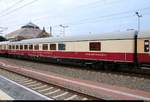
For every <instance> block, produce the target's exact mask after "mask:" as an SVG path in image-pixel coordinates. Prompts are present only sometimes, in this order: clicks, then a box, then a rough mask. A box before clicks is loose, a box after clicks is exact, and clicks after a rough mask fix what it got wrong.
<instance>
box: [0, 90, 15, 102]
mask: <svg viewBox="0 0 150 102" xmlns="http://www.w3.org/2000/svg"><path fill="white" fill-rule="evenodd" d="M0 100H14V99H13V98H12V97H10V96H9V95H7V94H6V93H5V92H4V91H2V90H0Z"/></svg>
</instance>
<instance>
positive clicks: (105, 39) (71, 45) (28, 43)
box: [0, 31, 150, 67]
mask: <svg viewBox="0 0 150 102" xmlns="http://www.w3.org/2000/svg"><path fill="white" fill-rule="evenodd" d="M149 41H150V31H143V32H140V33H139V34H138V36H136V31H129V32H122V33H121V32H119V33H110V34H98V35H86V36H74V37H51V38H37V39H28V40H22V41H17V42H10V41H7V42H1V43H0V54H1V55H2V56H7V57H16V58H25V59H34V60H40V61H46V62H54V63H66V64H79V65H87V66H91V67H100V66H103V65H111V66H113V65H122V64H126V65H135V64H136V65H140V64H150V50H149V49H150V46H149V44H150V43H149Z"/></svg>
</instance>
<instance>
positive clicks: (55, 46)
mask: <svg viewBox="0 0 150 102" xmlns="http://www.w3.org/2000/svg"><path fill="white" fill-rule="evenodd" d="M53 45H54V46H53ZM49 49H50V50H51V51H56V50H57V44H49Z"/></svg>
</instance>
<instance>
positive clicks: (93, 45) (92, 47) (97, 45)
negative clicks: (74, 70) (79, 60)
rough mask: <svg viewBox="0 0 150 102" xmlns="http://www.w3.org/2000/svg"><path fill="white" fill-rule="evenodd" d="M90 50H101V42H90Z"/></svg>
mask: <svg viewBox="0 0 150 102" xmlns="http://www.w3.org/2000/svg"><path fill="white" fill-rule="evenodd" d="M90 51H101V43H100V42H90Z"/></svg>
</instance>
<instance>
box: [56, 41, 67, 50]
mask: <svg viewBox="0 0 150 102" xmlns="http://www.w3.org/2000/svg"><path fill="white" fill-rule="evenodd" d="M61 45H63V46H61ZM58 50H59V51H65V50H66V44H64V43H59V44H58Z"/></svg>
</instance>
